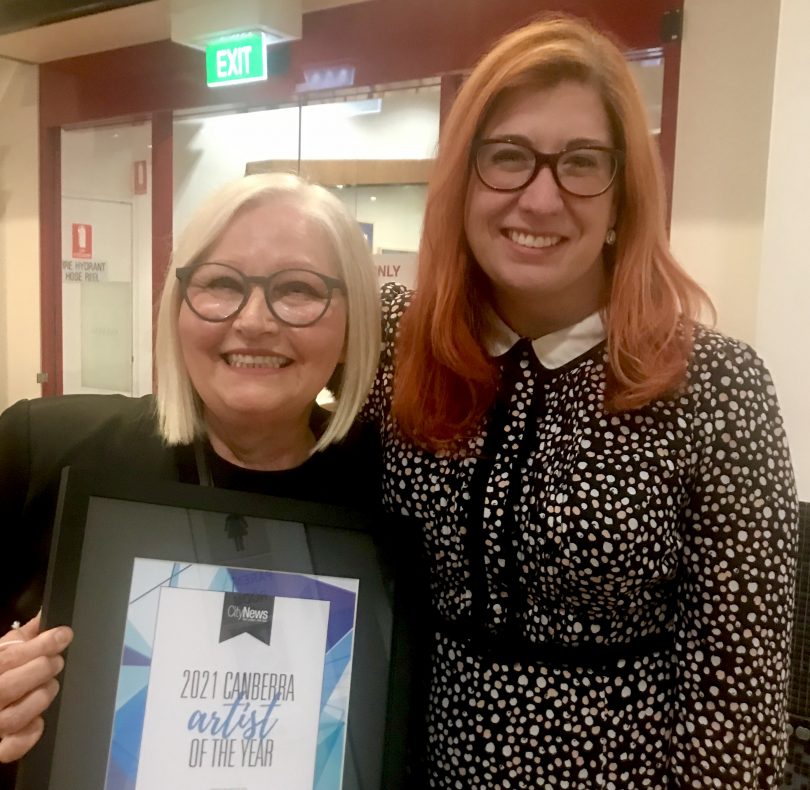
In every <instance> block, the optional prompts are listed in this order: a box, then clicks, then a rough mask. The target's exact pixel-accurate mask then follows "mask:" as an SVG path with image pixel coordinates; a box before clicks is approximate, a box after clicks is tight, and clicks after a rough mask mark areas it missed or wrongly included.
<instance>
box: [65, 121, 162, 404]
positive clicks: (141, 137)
mask: <svg viewBox="0 0 810 790" xmlns="http://www.w3.org/2000/svg"><path fill="white" fill-rule="evenodd" d="M150 143H151V125H150V124H148V123H141V124H128V125H125V126H105V127H97V128H87V129H74V130H63V131H62V204H61V211H62V235H61V248H62V261H61V286H62V377H63V378H62V381H63V392H65V393H66V394H67V393H114V392H117V393H122V394H125V395H141V394H145V393H148V392H151V389H152V374H151V370H152V301H151V300H152V293H151V290H152V289H151V282H152V272H151V241H152V226H151V223H152V212H151V184H150V182H151V151H150V148H151V144H150Z"/></svg>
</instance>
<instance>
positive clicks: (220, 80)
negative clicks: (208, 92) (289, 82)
mask: <svg viewBox="0 0 810 790" xmlns="http://www.w3.org/2000/svg"><path fill="white" fill-rule="evenodd" d="M205 70H206V75H207V78H208V84H209V85H210V86H212V87H214V86H218V85H235V84H238V83H241V82H258V81H259V80H266V79H267V47H266V45H265V41H264V34H263V33H252V34H250V35H247V36H238V37H236V38H230V39H225V40H222V41H216V42H214V43H213V44H209V45H208V46H207V47H206V48H205Z"/></svg>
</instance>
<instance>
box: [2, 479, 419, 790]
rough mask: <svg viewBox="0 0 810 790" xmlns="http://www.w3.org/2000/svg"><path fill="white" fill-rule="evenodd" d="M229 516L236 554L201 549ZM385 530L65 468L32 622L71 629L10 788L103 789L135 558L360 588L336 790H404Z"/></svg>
mask: <svg viewBox="0 0 810 790" xmlns="http://www.w3.org/2000/svg"><path fill="white" fill-rule="evenodd" d="M234 515H236V516H238V517H239V518H241V519H243V520H245V523H246V524H249V532H248V536H247V538H246V539H241V542H242V544H243V545H242V548H239V546H238V545H237V544H238V543H239V542H240V541H237V540H233V541H230V540H228V539H227V535H225V536H224V538H223V537H222V536H221V535H219V530H216V531H215V532H214V533H212V534H213V536H214V537H213V538H211V539H204V538H205V535H203V538H202V539H201V537H200V536H201V535H202V534H203V533H205V531H206V530H207V529H208V527H207V526H206V524H208V523H211V520H212V519H213V520H214V522H216V520H217V519H219V520H220V523H222V522H221V520H222V519H223V518H227V517H228V516H231V517H232V516H234ZM386 527H387V525H384V524H381V523H379V521H378V517H376V516H375V517H372V516H371V515H369V514H367V513H362V512H358V511H354V510H351V509H348V508H344V507H340V506H330V505H323V504H319V503H315V502H303V501H299V500H291V499H282V498H278V497H270V496H263V495H259V494H252V493H241V492H237V491H231V490H224V489H217V488H212V487H206V486H196V485H188V484H183V483H161V484H154V483H149V484H148V485H144V484H142V483H139V482H138V481H122V480H121V477H120V475H116V476H115V477H112V476H111V477H110V478H104V477H99V476H97V475H93V476H91V475H89V474H87V473H85V472H82V471H79V470H71V469H70V468H67V469H65V470H64V471H63V474H62V480H61V486H60V494H59V502H58V507H57V515H56V524H55V532H54V538H53V543H52V547H51V554H50V561H49V568H48V575H47V581H46V587H45V595H44V602H43V611H42V618H43V627H44V628H48V627H51V626H55V625H59V624H69V625H72V626H73V628H74V631H75V638H74V641H73V643H72V644H71V646H70V647H69V648H68V651H67V652H66V666H65V670H64V672H63V675H62V677H61V683H62V688H61V692H60V694H59V695H58V696H57V698H56V700H55V701H54V703H53V704H52V705H51V707H50V708H49V710H48V711H47V712H46V728H45V733H44V735H43V737H42V740H41V741H40V743H39V744H38V745H37V746H36V747H35V748H34V749H33V750H32V751H31V753H30V754H29V755H28V756H27V757H26V758H25V759H24V760H23V761H22V763H21V765H20V770H19V772H18V776H17V784H16V787H17V789H18V790H46V789H47V790H57V789H58V790H103V788H104V787H105V777H106V770H107V761H108V755H109V749H110V742H111V737H112V723H113V717H114V714H115V695H116V685H117V681H118V672H119V668H120V663H121V646H122V644H123V639H124V628H125V625H126V619H127V605H128V597H129V584H130V575H131V569H132V566H133V562H134V559H135V558H136V557H148V558H154V559H165V560H171V561H174V562H188V563H200V564H207V565H220V566H223V567H239V568H257V569H262V570H275V571H282V572H290V573H301V574H315V575H318V576H334V577H351V578H355V579H359V590H358V594H357V609H356V620H355V631H354V648H353V659H352V672H351V695H350V701H349V715H348V721H347V726H346V740H345V751H344V760H343V785H342V790H377V788H386V790H388V788H399V787H405V786H406V780H405V752H406V737H405V734H406V732H407V730H408V720H409V696H410V688H409V685H410V676H411V672H410V665H411V646H410V636H409V633H408V629H407V628H406V626H405V621H406V619H407V618H406V617H403V616H401V613H402V612H403V611H404V610H405V609H406V608H407V606H408V604H407V602H406V601H403V600H401V599H400V598H399V597H398V595H399V594H398V593H397V594H395V588H396V585H395V583H394V580H395V575H396V572H395V565H399V562H400V561H401V560H402V556H401V552H400V551H399V550H398V549H393V548H392V547H391V546H389V545H387V543H388V540H387V538H386V536H387V535H390V534H391V531H390V530H389V529H387V528H386ZM201 530H202V532H201ZM240 532H241V530H240ZM206 534H207V533H206ZM293 535H294V539H291V536H293ZM209 537H211V536H210V535H209ZM245 540H246V541H247V545H245ZM231 543H233V545H230V544H231ZM396 554H399V555H400V556H399V557H398V558H397V560H396V562H395V560H394V555H396ZM236 555H239V556H236Z"/></svg>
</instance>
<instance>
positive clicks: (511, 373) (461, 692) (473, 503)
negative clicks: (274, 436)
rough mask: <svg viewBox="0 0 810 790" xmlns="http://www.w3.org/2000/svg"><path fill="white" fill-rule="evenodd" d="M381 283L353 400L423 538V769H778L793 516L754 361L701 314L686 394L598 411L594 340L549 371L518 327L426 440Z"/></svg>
mask: <svg viewBox="0 0 810 790" xmlns="http://www.w3.org/2000/svg"><path fill="white" fill-rule="evenodd" d="M384 302H385V308H386V314H385V323H386V336H387V337H386V349H385V352H384V357H383V365H382V367H381V370H380V373H379V375H378V379H377V384H376V386H375V390H374V392H373V394H372V397H371V399H370V401H369V404H368V406H367V409H366V412H367V416H369V417H371V418H372V419H375V420H376V421H377V422H378V423H379V424H380V425H381V432H382V436H383V444H384V465H385V466H384V475H385V482H384V498H385V504H386V506H387V507H388V508H389V509H391V510H393V511H396V512H397V513H400V514H402V515H404V516H406V517H408V518H409V519H411V520H412V523H417V524H418V525H419V526H420V528H421V530H422V532H423V541H424V545H425V547H426V549H427V555H428V557H429V560H428V565H429V569H428V572H427V573H428V580H429V586H430V609H431V612H432V616H431V620H430V633H431V634H432V637H431V647H430V665H431V671H430V681H429V685H430V691H429V699H428V711H427V716H426V719H427V720H426V722H425V724H424V727H423V728H422V729H423V731H420V732H417V733H416V738H417V741H418V742H421V747H420V751H423V752H424V755H425V756H424V760H425V771H426V778H425V779H424V780H423V782H422V784H423V785H424V786H429V787H432V788H458V789H459V790H474V789H478V788H498V789H499V790H500V789H501V788H503V789H504V790H507V789H510V790H511V789H512V788H546V787H548V788H583V789H584V788H588V789H589V790H590V788H615V790H630V789H633V788H686V787H689V788H723V789H724V790H730V789H732V788H734V789H736V788H772V787H774V788H775V787H779V786H780V783H781V782H780V780H781V771H782V765H783V761H784V754H785V735H784V730H785V727H784V723H785V696H786V684H787V675H788V665H789V639H790V620H791V616H792V610H793V606H792V603H793V574H794V569H795V551H796V545H795V544H796V529H797V521H798V515H797V503H796V493H795V489H794V484H793V475H792V470H791V463H790V457H789V453H788V449H787V443H786V439H785V434H784V431H783V429H782V424H781V420H780V416H779V411H778V406H777V401H776V397H775V394H774V390H773V387H772V384H771V381H770V378H769V375H768V373H767V371H766V370H765V368H764V367H763V365H762V363H761V361H760V360H759V359H758V358H757V357H756V355H755V354H754V353H753V352H752V351H751V350H750V349H749V348H748V347H747V346H745V345H744V344H742V343H738V342H736V341H732V340H729V339H728V338H725V337H723V336H722V335H719V334H717V333H715V332H712V331H709V330H708V329H703V328H701V329H700V330H699V331H698V334H697V337H696V342H695V349H694V354H693V360H692V363H691V366H690V372H689V380H688V386H687V388H686V389H685V391H684V393H683V394H682V395H681V396H679V397H677V398H674V399H672V400H660V401H656V402H653V403H651V404H650V405H648V406H647V407H645V408H643V409H640V410H637V411H632V412H627V413H621V414H607V413H605V412H604V411H603V409H602V405H601V400H602V398H601V396H602V391H603V386H604V378H605V350H604V343H597V345H595V346H594V347H592V348H590V349H589V350H586V351H585V352H584V353H581V354H579V355H578V356H576V357H575V358H573V359H571V360H570V361H568V362H566V363H565V364H562V365H561V366H559V367H557V368H555V369H549V368H546V367H544V366H543V365H542V364H541V363H540V361H539V360H538V359H537V356H536V354H535V352H534V350H533V348H532V346H531V345H530V344H529V343H528V341H521V342H520V343H518V344H517V346H516V347H515V348H513V350H512V351H510V352H509V353H508V354H506V355H505V356H504V357H503V360H504V362H503V364H504V366H505V367H506V368H507V370H506V371H505V372H504V379H505V382H506V383H505V388H506V390H507V392H506V393H505V395H504V398H503V402H502V403H501V404H500V405H499V406H498V407H497V408H496V409H495V410H494V413H493V415H492V416H491V419H490V420H489V422H488V425H487V428H486V430H485V431H482V433H481V435H480V436H478V437H476V438H475V439H473V440H471V441H470V442H469V445H468V446H467V447H466V449H465V450H464V451H463V452H460V453H458V454H454V455H449V454H448V455H439V456H437V455H433V454H430V453H427V452H424V451H422V450H420V449H418V448H415V447H414V446H413V445H410V444H408V443H406V442H404V441H403V440H402V439H401V438H400V437H399V436H398V435H397V433H396V430H395V426H394V425H393V424H392V421H391V419H390V416H388V406H389V398H390V386H391V376H392V354H393V349H392V345H393V342H392V341H393V337H394V334H395V331H396V326H397V323H398V320H399V317H400V315H401V312H402V310H403V308H404V306H405V305H406V303H407V294H406V293H404V292H403V291H402V289H398V288H396V287H387V288H386V290H385V295H384Z"/></svg>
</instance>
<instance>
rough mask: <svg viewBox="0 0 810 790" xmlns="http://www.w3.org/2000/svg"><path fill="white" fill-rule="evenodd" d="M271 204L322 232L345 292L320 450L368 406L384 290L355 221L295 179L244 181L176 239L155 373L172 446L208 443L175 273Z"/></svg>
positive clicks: (208, 205)
mask: <svg viewBox="0 0 810 790" xmlns="http://www.w3.org/2000/svg"><path fill="white" fill-rule="evenodd" d="M272 202H279V203H283V204H284V205H287V206H293V207H294V208H296V209H297V210H298V211H300V212H301V213H302V214H303V215H304V216H305V217H306V218H307V219H309V220H311V221H313V222H315V223H317V224H318V225H319V226H320V227H321V228H323V230H324V231H325V233H326V236H327V238H328V239H329V242H330V244H331V246H332V252H333V253H334V260H335V263H336V265H337V269H338V276H339V277H340V278H341V279H342V280H343V282H344V283H345V285H346V305H347V311H346V312H347V316H348V318H347V327H346V339H345V343H346V345H345V351H344V362H343V364H342V365H339V366H338V369H337V371H336V374H335V376H333V381H332V382H330V385H331V386H332V388H333V389H334V390H335V391H336V392H337V393H338V394H339V397H338V400H337V406H336V408H335V411H334V413H333V414H332V415H331V417H330V419H329V422H328V425H327V427H326V430H325V431H324V432H323V434H322V435H321V436H320V437H319V438H318V440H317V443H316V445H315V450H323V449H324V448H325V447H326V446H327V445H329V444H331V443H333V442H336V441H338V440H340V439H342V438H343V437H344V436H345V435H346V433H347V432H348V430H349V428H350V427H351V424H352V422H353V421H354V418H355V417H356V415H357V412H358V411H359V409H360V407H361V406H362V405H363V403H364V401H365V399H366V395H367V394H368V391H369V389H370V387H371V383H372V380H373V378H374V374H375V371H376V369H377V362H378V359H379V353H380V305H379V285H378V283H377V276H376V273H375V270H374V266H373V263H372V260H371V253H370V252H369V249H368V244H367V243H366V240H365V238H364V236H363V234H362V232H361V230H360V227H359V225H358V224H357V221H356V220H355V219H354V218H353V217H352V216H350V214H349V213H348V212H347V211H346V209H345V208H344V207H343V205H342V204H341V202H340V201H339V200H338V199H337V198H336V197H335V196H334V195H332V194H330V193H329V192H328V191H327V190H326V189H324V188H323V187H319V186H316V185H314V184H309V183H307V182H306V181H304V180H303V179H301V178H299V177H298V176H296V175H292V174H290V173H269V174H262V175H252V176H245V177H244V178H240V179H238V180H236V181H233V182H231V183H229V184H227V185H226V186H224V187H223V188H221V189H220V190H218V191H217V192H216V193H214V194H213V195H212V196H211V197H210V198H208V199H207V200H206V201H205V202H204V203H203V204H202V205H201V206H200V207H199V208H198V209H197V211H196V212H195V213H194V215H193V217H192V218H191V220H190V221H189V223H188V225H187V226H186V228H185V230H184V231H183V233H182V235H181V236H180V238H179V241H178V243H177V246H176V247H175V250H174V253H173V254H172V259H171V264H170V265H169V270H168V272H167V274H166V282H165V283H164V286H163V294H162V296H161V299H160V309H159V313H158V320H157V338H156V342H155V367H156V374H157V412H158V423H159V427H160V433H161V435H162V436H163V439H164V441H165V442H166V443H167V444H170V445H175V444H189V443H191V442H192V441H194V440H195V439H197V438H201V437H203V436H205V435H206V428H205V422H204V420H203V403H202V401H201V399H200V397H199V395H198V394H197V392H196V390H195V389H194V385H193V383H192V381H191V379H190V377H189V375H188V371H187V369H186V365H185V362H184V360H183V352H182V348H181V346H180V337H179V334H178V330H177V323H178V322H177V318H178V315H179V313H180V306H181V301H182V297H181V291H180V284H179V282H178V280H177V277H176V276H175V272H176V270H177V269H179V268H181V267H183V266H188V265H190V264H192V263H195V262H196V261H199V260H203V259H204V258H205V255H206V253H207V252H208V250H210V249H211V247H212V246H213V245H214V244H216V242H217V241H218V240H219V238H220V237H221V236H222V234H223V232H224V231H225V229H226V228H227V227H228V226H229V224H230V223H231V221H232V220H233V219H234V217H235V216H236V215H237V214H238V213H239V212H241V211H243V210H245V209H246V208H248V207H252V206H255V205H257V204H264V203H272ZM335 379H336V381H335ZM324 384H326V382H324Z"/></svg>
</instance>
